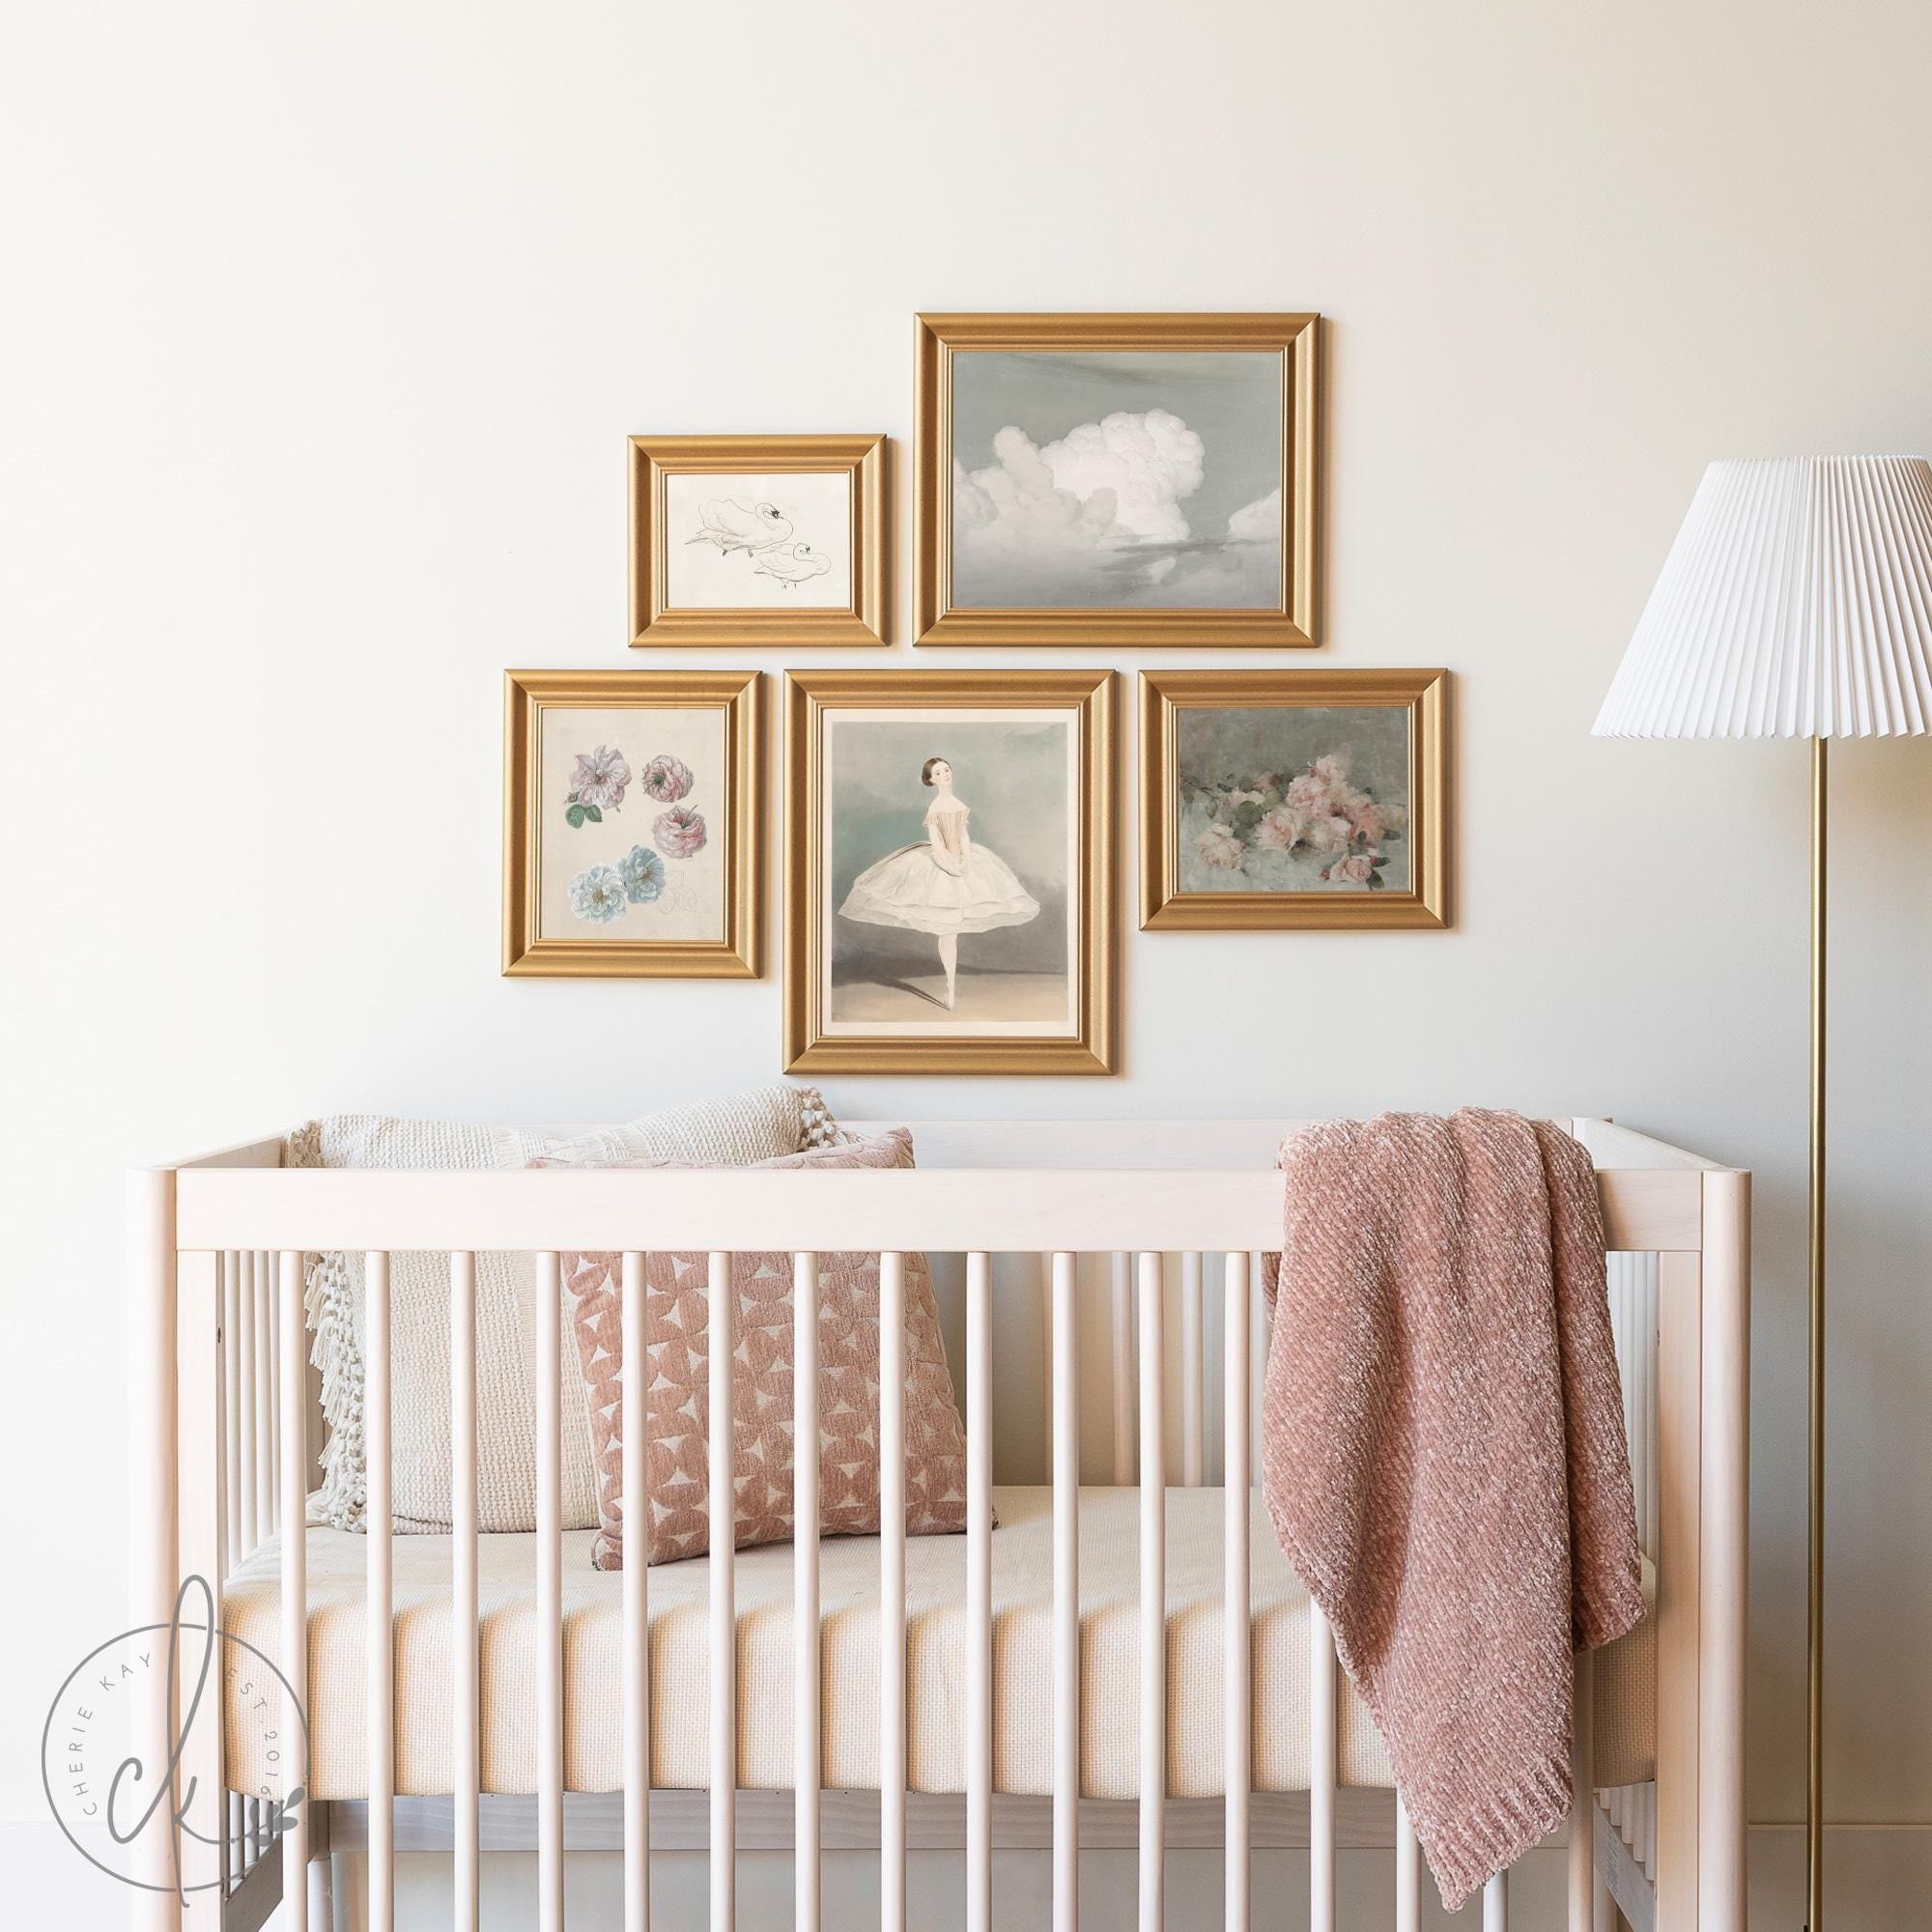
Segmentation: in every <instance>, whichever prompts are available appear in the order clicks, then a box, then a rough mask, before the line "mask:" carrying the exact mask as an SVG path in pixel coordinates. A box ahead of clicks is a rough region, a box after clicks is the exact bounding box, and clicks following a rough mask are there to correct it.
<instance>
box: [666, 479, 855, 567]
mask: <svg viewBox="0 0 1932 1932" xmlns="http://www.w3.org/2000/svg"><path fill="white" fill-rule="evenodd" d="M685 542H686V543H687V544H709V545H710V546H711V547H712V548H713V549H714V550H715V551H716V552H717V553H718V554H719V555H720V556H721V557H727V556H736V555H743V556H745V557H747V558H749V559H750V561H751V565H752V570H753V574H754V575H756V576H759V577H769V578H772V579H774V580H775V581H776V582H780V583H782V584H783V585H784V586H785V588H786V589H790V588H791V587H792V586H793V585H794V584H799V583H804V582H807V581H808V580H810V579H811V578H814V577H821V576H823V575H824V574H825V572H827V571H828V570H830V569H831V568H832V559H831V558H830V557H829V556H827V555H826V554H825V553H824V552H823V551H822V550H820V549H818V548H817V546H816V545H813V544H810V543H806V542H804V541H802V540H800V539H797V538H794V537H793V535H792V522H791V519H790V518H789V517H787V516H786V515H785V513H784V512H783V511H782V510H781V509H780V508H779V506H778V505H777V504H776V503H771V502H765V501H759V502H756V503H747V502H744V501H741V500H740V499H739V498H738V497H713V498H712V499H711V500H710V501H709V502H706V503H704V504H702V505H701V506H700V507H699V511H698V526H697V529H696V533H695V534H694V535H692V536H688V537H686V538H685Z"/></svg>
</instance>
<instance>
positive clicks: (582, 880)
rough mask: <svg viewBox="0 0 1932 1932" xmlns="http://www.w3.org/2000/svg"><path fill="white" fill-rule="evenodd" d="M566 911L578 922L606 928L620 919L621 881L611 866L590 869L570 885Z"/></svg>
mask: <svg viewBox="0 0 1932 1932" xmlns="http://www.w3.org/2000/svg"><path fill="white" fill-rule="evenodd" d="M570 909H571V910H572V911H573V912H574V913H576V915H577V916H578V918H579V919H588V920H594V921H595V922H596V923H598V924H599V925H609V924H610V923H611V921H612V920H613V919H622V918H623V916H624V881H623V877H622V875H621V874H620V873H619V872H618V870H617V868H616V867H614V866H592V867H590V869H589V870H588V871H584V872H580V873H578V875H577V876H576V878H574V879H572V880H571V882H570Z"/></svg>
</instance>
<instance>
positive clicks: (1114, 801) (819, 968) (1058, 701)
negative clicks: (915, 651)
mask: <svg viewBox="0 0 1932 1932" xmlns="http://www.w3.org/2000/svg"><path fill="white" fill-rule="evenodd" d="M1115 681H1116V680H1115V673H1114V672H1113V671H1111V670H1103V671H1091V670H1077V669H1076V670H999V671H978V670H972V671H949V670H923V669H922V670H876V671H873V670H837V671H810V672H806V671H791V672H787V674H786V678H785V859H784V905H785V930H784V976H785V989H784V1065H785V1067H786V1069H787V1071H792V1072H807V1071H809V1072H822V1073H996V1074H1014V1073H1063V1074H1064V1073H1112V1072H1114V1071H1116V1070H1117V1069H1116V1061H1115V1011H1114V1009H1115V972H1116V958H1117V954H1118V952H1119V947H1118V943H1117V934H1116V918H1117V904H1116V867H1117V856H1116V853H1117V847H1116V838H1115V828H1116V820H1117V816H1118V796H1119V762H1120V761H1119V746H1118V731H1119V710H1118V706H1117V705H1116V703H1115ZM952 713H959V714H964V715H962V716H961V717H959V718H957V719H953V718H952V717H951V716H950V714H952ZM867 725H885V726H889V727H890V726H902V727H904V728H903V729H900V730H898V731H897V733H896V735H895V734H894V733H893V732H892V731H890V730H881V731H872V732H870V733H867V732H866V731H865V730H864V729H863V727H865V726H867ZM914 726H917V729H916V730H915V729H914V728H913V727H914ZM1063 728H1064V731H1065V737H1064V740H1062V739H1059V738H1056V737H1055V735H1054V734H1055V733H1056V731H1058V730H1061V729H1063ZM835 734H836V735H835ZM915 739H916V740H917V742H916V743H915V742H913V741H914V740H915ZM895 748H896V749H895ZM930 753H943V754H944V755H940V756H933V755H928V754H930ZM835 757H836V760H837V771H836V773H835V774H834V776H835V777H836V778H837V779H838V781H839V782H841V783H842V782H845V781H846V779H847V776H848V775H849V776H850V779H851V783H852V785H853V786H855V787H860V788H863V787H865V786H870V789H869V790H866V791H865V792H864V795H865V796H866V797H867V799H868V800H869V801H872V803H871V804H868V806H867V811H868V812H869V813H870V814H871V815H870V816H869V817H865V818H863V819H861V817H860V814H859V813H858V812H857V810H853V811H852V812H850V813H845V808H843V807H840V806H838V805H836V804H835V799H834V797H833V796H832V795H830V794H831V792H832V790H833V788H832V787H830V786H829V785H828V766H829V764H830V763H831V762H832V761H833V760H834V759H835ZM1002 761H1004V763H1003V762H1002ZM953 762H956V763H958V764H959V765H960V768H961V772H962V774H963V775H966V776H967V777H968V779H969V786H968V788H969V790H971V791H972V792H973V794H974V797H975V803H976V805H977V806H979V807H980V808H982V810H981V811H980V827H979V829H977V830H976V831H975V832H974V833H973V834H972V835H971V836H970V839H969V840H968V842H969V843H970V844H971V845H972V846H973V856H972V857H971V858H970V859H969V860H968V861H967V862H966V863H967V865H968V868H969V869H968V871H967V872H966V873H965V874H964V876H967V877H968V878H969V880H973V879H977V878H978V876H979V874H978V872H977V870H975V869H973V868H976V867H980V865H981V863H982V861H983V860H984V859H985V858H986V856H987V855H991V857H990V867H989V868H988V869H989V871H990V873H991V876H992V878H993V879H994V881H995V883H994V885H993V887H992V889H991V890H992V891H993V893H994V894H995V895H998V894H1000V893H1007V894H1013V893H1016V894H1017V895H1018V897H1017V900H1016V901H1015V903H1016V904H1017V903H1018V901H1024V902H1025V905H1027V906H1031V907H1032V911H1031V912H1028V911H1026V910H1025V907H1024V906H1021V907H1020V909H1019V910H1018V912H1017V913H1016V914H1014V915H1012V916H1004V915H1002V914H1001V913H1000V912H999V911H998V909H997V908H996V910H995V914H994V925H981V924H978V923H969V924H962V925H960V926H959V927H958V935H959V936H957V937H955V940H954V946H955V950H956V955H957V960H958V966H959V979H960V980H961V981H962V982H963V983H964V987H965V991H964V992H963V993H962V994H961V1006H960V1007H959V1008H952V1007H945V1006H944V1005H943V1002H942V996H941V990H940V988H941V983H942V981H941V975H942V972H943V971H946V969H945V968H944V964H943V962H944V959H945V948H944V943H943V938H942V940H941V943H940V945H939V946H938V947H937V948H936V949H935V951H934V953H931V954H929V953H928V952H927V949H929V948H933V947H934V936H935V935H937V934H938V933H939V926H938V925H937V924H936V923H918V924H914V923H912V921H911V920H910V919H900V918H887V919H879V920H874V919H867V917H866V915H865V914H864V913H860V914H858V915H856V916H855V915H854V914H853V912H852V906H853V903H854V897H855V896H856V895H857V891H858V886H859V885H860V884H863V883H864V882H865V881H866V880H867V879H869V878H871V877H872V876H873V875H875V874H878V873H880V872H881V870H882V869H883V868H884V867H886V866H888V865H891V866H914V867H915V869H916V868H917V860H918V859H921V858H923V856H924V845H925V840H924V839H922V838H917V837H915V838H914V842H913V843H912V844H910V845H901V846H900V847H899V848H898V849H897V850H896V851H887V850H886V848H887V847H888V846H889V845H890V843H891V840H892V838H894V837H895V836H912V835H914V834H916V833H917V830H918V828H919V827H920V826H921V825H922V824H923V825H924V826H925V827H926V828H927V830H928V832H930V828H931V825H932V821H933V813H934V812H936V811H940V810H942V806H944V809H945V810H953V811H956V810H960V809H961V802H960V801H958V800H957V799H956V798H955V797H954V794H953V793H952V783H953V780H952V763H953ZM935 767H944V768H945V769H944V771H943V772H939V771H935V769H934V768H935ZM1001 770H1009V771H1010V772H1011V774H1012V782H1011V783H1010V784H1005V785H1003V784H1001V783H999V782H997V781H994V780H989V779H988V778H987V774H988V772H989V771H1001ZM878 774H883V778H880V777H878V776H877V775H878ZM922 785H924V786H925V787H927V789H925V790H922V789H921V786H922ZM854 795H856V793H855V794H854ZM923 800H929V801H930V802H929V804H928V805H927V807H926V810H925V816H924V818H923V820H922V819H921V817H919V816H918V815H917V814H918V813H919V812H920V810H921V805H922V801H923ZM1036 800H1038V801H1043V803H1042V804H1040V805H1038V806H1037V808H1036V805H1035V803H1034V802H1035V801H1036ZM984 808H992V809H991V810H985V809H984ZM968 810H969V815H970V808H969V809H968ZM841 813H845V816H844V817H841ZM847 818H849V820H850V821H851V823H850V824H849V825H848V823H847V822H846V819H847ZM1022 819H1024V823H1025V826H1026V829H1027V836H1028V838H1030V839H1032V838H1036V835H1037V850H1038V851H1039V852H1041V853H1044V854H1046V855H1048V856H1046V857H1045V858H1043V859H1042V860H1041V862H1040V864H1039V865H1038V866H1037V867H1031V868H1025V867H1023V869H1025V870H1026V883H1024V884H1022V883H1021V875H1020V873H1018V872H1015V871H1014V870H1013V869H1012V868H1011V867H1009V866H1008V865H1007V862H1006V861H1005V860H1004V859H1003V858H1000V857H998V856H997V848H998V845H999V844H1000V843H1001V842H1005V841H1006V840H1007V839H1008V838H1009V837H1010V836H1012V834H1011V830H1010V829H1011V828H1013V827H1014V826H1015V825H1016V824H1018V823H1020V821H1021V820H1022ZM959 823H960V824H961V826H962V827H963V825H964V823H965V821H964V820H961V821H959ZM860 824H863V825H864V827H865V831H864V833H863V834H862V835H860V849H861V851H862V854H863V856H864V857H865V858H867V859H870V858H871V855H872V854H873V853H874V852H882V853H884V854H885V856H884V857H883V858H882V859H881V860H880V861H879V862H878V863H876V864H869V865H867V867H866V869H865V870H864V871H863V872H862V873H859V874H858V875H857V883H854V884H851V886H850V890H849V891H847V890H846V888H845V887H844V886H841V885H840V884H839V879H840V871H839V866H840V865H842V864H844V863H845V862H843V861H838V860H837V853H838V849H842V845H843V844H844V843H845V842H848V841H849V836H850V834H851V832H852V828H853V827H854V826H857V825H860ZM989 838H990V840H991V841H992V842H990V843H988V842H987V840H988V839H989ZM931 842H932V844H933V846H934V849H935V850H937V849H939V844H940V841H939V838H937V836H933V837H932V839H931ZM1010 849H1014V850H1018V849H1019V848H1018V847H1013V848H1010ZM1028 849H1029V850H1033V849H1035V847H1034V846H1029V848H1028ZM1054 855H1064V857H1063V856H1054ZM835 861H837V863H835ZM853 863H856V862H853ZM846 869H850V866H849V865H847V866H846ZM841 894H842V896H841V897H840V902H839V903H838V906H836V907H835V905H834V903H833V901H834V898H835V895H841ZM1035 895H1037V898H1036V896H1035ZM984 903H986V900H985V898H984V896H983V895H981V896H980V898H979V899H976V900H975V904H976V906H979V905H983V904H984ZM1036 915H1037V916H1038V917H1037V919H1036ZM1056 920H1057V921H1058V923H1057V925H1056V924H1055V921H1056ZM995 925H996V926H999V927H1003V928H1008V929H1007V930H995V929H994V926H995ZM888 926H892V927H897V928H899V929H898V930H895V931H892V932H890V933H889V934H888V937H887V939H886V940H885V941H884V942H879V941H877V939H876V935H877V934H878V933H879V932H881V931H885V930H886V928H887V927H888ZM1026 926H1032V927H1033V928H1034V930H1033V931H1031V932H1029V933H1028V934H1027V935H1026V936H1025V938H1024V939H1020V938H1016V937H1015V936H1014V930H1015V929H1017V928H1021V927H1026ZM855 934H856V935H858V942H857V943H858V944H859V945H860V946H861V947H862V948H864V947H869V946H871V945H874V944H884V945H885V946H887V947H888V948H889V949H896V950H897V953H898V956H899V957H900V958H901V959H908V958H909V959H911V961H912V962H913V963H912V964H911V965H909V966H899V967H892V968H889V969H885V970H878V969H875V968H874V967H873V966H871V965H870V964H868V963H867V960H866V959H865V957H864V956H863V954H862V959H861V964H860V965H859V966H858V967H854V968H850V969H849V970H848V969H847V968H845V967H842V966H841V965H840V964H839V963H838V960H839V951H840V946H841V943H842V944H843V945H845V946H847V947H850V946H851V945H852V944H853V943H854V941H853V935H855ZM968 936H970V937H968ZM961 938H965V939H966V943H965V944H964V945H961V943H960V940H961ZM1042 947H1045V948H1049V949H1051V956H1052V959H1053V962H1054V963H1053V965H1052V968H1051V971H1050V972H1041V971H1037V970H1034V968H1035V967H1037V959H1035V958H1034V954H1036V953H1037V952H1039V950H1040V949H1041V948H1042ZM841 973H842V974H844V975H845V978H844V979H842V980H841ZM1003 976H1004V979H1005V981H1006V983H1004V984H996V983H995V981H998V980H1001V979H1002V977H1003ZM945 983H946V990H947V992H949V993H950V991H951V974H950V971H946V981H945ZM1056 983H1057V984H1058V985H1059V987H1060V990H1059V992H1058V993H1057V994H1056V993H1055V991H1054V986H1055V984H1056ZM882 989H883V990H882ZM888 995H890V997H888ZM841 996H843V997H844V999H845V1002H846V1005H847V1009H848V1010H847V1013H846V1015H844V1016H841V1015H840V1014H839V1013H838V1011H837V1008H838V1005H839V1003H840V999H841ZM1036 997H1037V998H1039V999H1041V1000H1043V1001H1046V1002H1048V1003H1049V1004H1051V1005H1052V1006H1053V1009H1054V1010H1053V1015H1052V1017H1051V1018H1050V1019H1048V1018H1041V1017H1039V1015H1038V1014H1037V1013H1032V1012H1031V1009H1023V1008H1022V1006H1021V1004H1020V1003H1021V1002H1023V1001H1029V1000H1033V999H1035V998H1036ZM922 1000H923V1002H924V1004H921V1002H922ZM867 1001H870V1002H873V1003H874V1005H875V1006H877V1007H878V1009H879V1011H880V1012H881V1013H884V1012H886V1010H887V1009H890V1012H891V1014H892V1015H897V1014H898V1013H899V1011H900V1009H904V1011H905V1012H906V1013H909V1014H910V1015H911V1017H899V1016H887V1017H879V1016H875V1015H874V1014H873V1012H872V1009H870V1008H867V1006H866V1002H867ZM975 1001H978V1002H979V1009H978V1010H976V1009H975V1006H974V1004H973V1003H974V1002H975ZM962 1009H963V1011H962ZM1041 1010H1042V1011H1043V1010H1044V1008H1042V1009H1041ZM854 1015H856V1017H855V1016H854Z"/></svg>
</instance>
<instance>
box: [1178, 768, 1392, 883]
mask: <svg viewBox="0 0 1932 1932" xmlns="http://www.w3.org/2000/svg"><path fill="white" fill-rule="evenodd" d="M1351 763H1352V755H1351V753H1350V751H1349V749H1348V748H1347V747H1342V748H1339V749H1337V750H1335V751H1331V752H1324V753H1322V754H1321V756H1319V757H1316V758H1313V759H1311V760H1309V762H1308V763H1307V764H1306V765H1305V766H1303V767H1302V768H1301V769H1300V770H1298V771H1293V772H1287V773H1284V772H1262V773H1259V774H1242V775H1239V776H1229V777H1226V778H1222V779H1219V780H1207V779H1202V778H1199V777H1195V776H1192V775H1190V774H1188V773H1186V772H1183V773H1182V775H1181V779H1180V792H1181V801H1182V804H1183V805H1184V806H1190V807H1192V808H1194V810H1193V812H1192V813H1190V817H1191V818H1193V819H1194V821H1195V823H1196V825H1197V826H1198V829H1196V830H1194V831H1193V833H1192V840H1193V857H1194V858H1195V859H1196V860H1197V861H1198V862H1199V863H1200V865H1201V866H1203V867H1206V868H1207V869H1208V871H1210V872H1239V871H1242V870H1243V869H1244V867H1246V864H1247V860H1248V856H1249V854H1250V853H1251V852H1258V853H1271V854H1272V853H1278V854H1281V855H1283V856H1284V857H1288V856H1296V857H1302V858H1305V859H1307V860H1308V861H1311V862H1313V863H1315V864H1316V866H1317V867H1318V869H1317V871H1316V878H1317V880H1318V881H1319V883H1321V885H1324V886H1329V887H1333V888H1339V889H1341V890H1343V891H1351V892H1378V891H1379V890H1381V888H1382V887H1383V886H1384V885H1385V884H1386V880H1385V878H1384V870H1385V868H1386V867H1387V865H1388V863H1389V859H1390V856H1391V854H1390V848H1391V847H1392V846H1393V845H1395V844H1397V843H1398V842H1399V841H1400V839H1401V838H1402V835H1403V833H1404V832H1405V831H1406V828H1407V824H1408V811H1407V808H1406V806H1404V805H1402V804H1400V803H1399V802H1397V801H1395V800H1391V799H1380V798H1378V797H1377V796H1376V795H1375V793H1374V792H1373V790H1372V789H1371V788H1370V787H1369V786H1367V785H1358V784H1355V783H1354V782H1352V781H1351V780H1350V766H1351ZM1202 817H1205V818H1206V820H1207V823H1206V824H1205V825H1200V824H1199V819H1200V818H1202Z"/></svg>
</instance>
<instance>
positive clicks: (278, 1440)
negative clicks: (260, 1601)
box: [268, 1253, 284, 1536]
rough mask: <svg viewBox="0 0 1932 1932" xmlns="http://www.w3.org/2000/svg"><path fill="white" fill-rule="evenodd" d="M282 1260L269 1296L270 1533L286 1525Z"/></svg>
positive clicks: (278, 1259) (277, 1261)
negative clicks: (283, 1501) (284, 1511)
mask: <svg viewBox="0 0 1932 1932" xmlns="http://www.w3.org/2000/svg"><path fill="white" fill-rule="evenodd" d="M281 1267H282V1257H281V1256H280V1254H279V1253H278V1254H277V1255H276V1257H275V1261H274V1267H273V1271H272V1274H271V1280H272V1281H273V1284H274V1286H273V1288H272V1290H271V1292H270V1295H269V1360H270V1362H271V1363H273V1364H274V1369H273V1373H271V1374H270V1376H269V1377H268V1384H269V1389H268V1394H269V1534H270V1536H273V1535H275V1534H276V1533H277V1532H278V1531H279V1530H280V1529H281V1526H282V1333H283V1328H284V1323H283V1321H282V1283H281Z"/></svg>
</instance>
